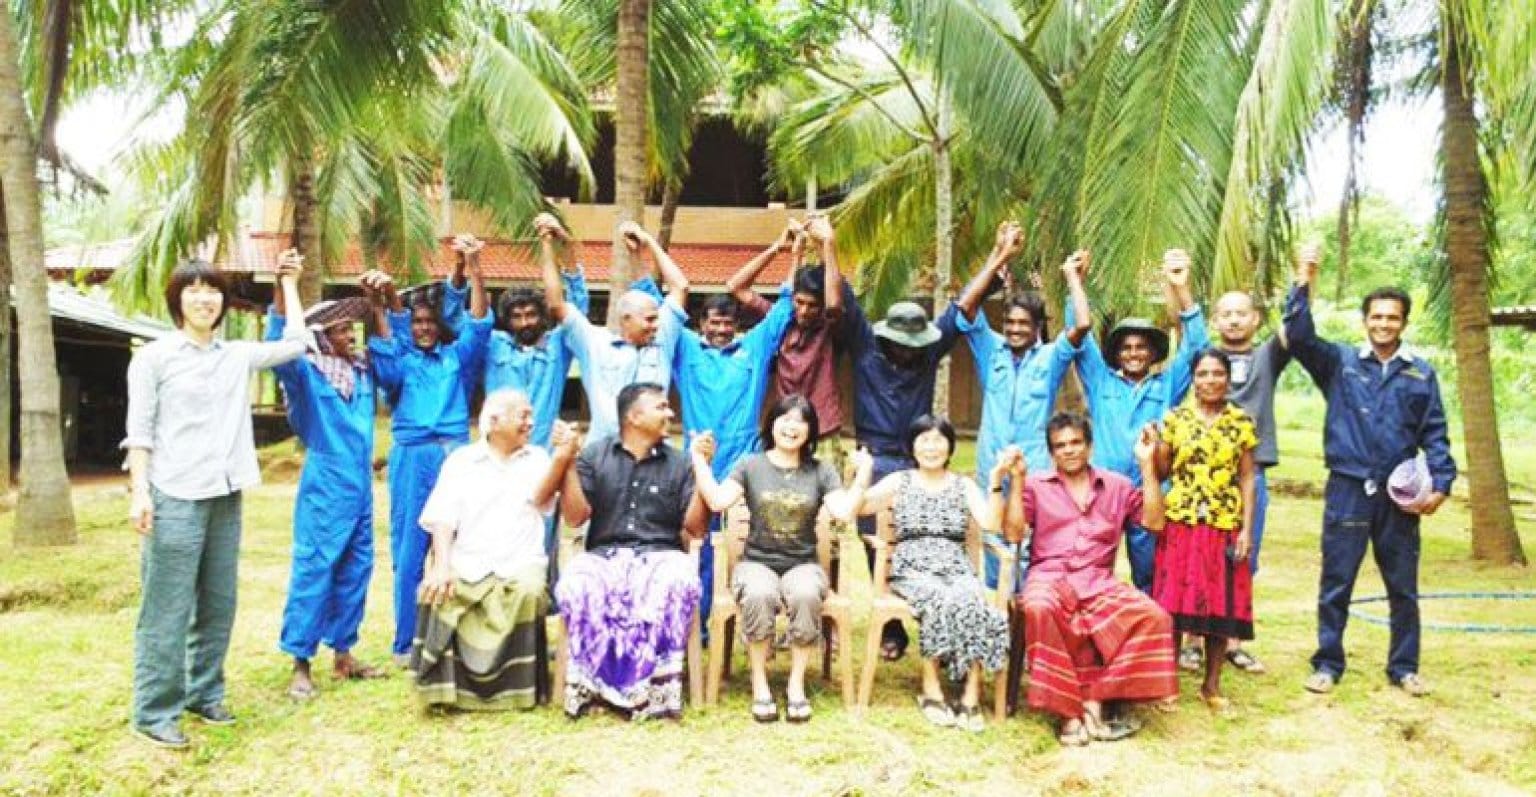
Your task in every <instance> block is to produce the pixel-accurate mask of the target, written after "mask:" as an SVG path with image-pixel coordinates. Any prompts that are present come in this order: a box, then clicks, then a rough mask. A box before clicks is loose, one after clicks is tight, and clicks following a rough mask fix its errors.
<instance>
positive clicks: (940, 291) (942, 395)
mask: <svg viewBox="0 0 1536 797" xmlns="http://www.w3.org/2000/svg"><path fill="white" fill-rule="evenodd" d="M938 95H939V96H938V106H939V108H938V133H939V135H938V140H937V141H936V142H934V147H933V168H934V180H933V183H934V198H933V217H934V231H933V232H934V236H933V276H934V281H933V317H934V318H935V319H937V318H938V317H939V316H940V315H941V314H943V312H944V310H945V308H947V307H948V306H949V293H950V291H949V287H950V286H949V283H950V279H951V277H952V276H953V273H954V266H955V264H954V259H955V239H954V235H955V170H954V167H953V166H952V165H951V164H950V156H949V143H950V142H949V137H950V127H951V126H952V125H951V119H950V115H951V113H952V111H951V109H950V104H949V100H948V98H947V97H945V95H944V92H943V90H942V89H941V90H940V91H939V92H938ZM934 380H935V381H934V385H933V411H934V412H935V413H936V414H939V415H944V416H948V415H949V355H947V354H946V355H944V358H943V359H942V360H939V370H938V373H937V374H935V375H934Z"/></svg>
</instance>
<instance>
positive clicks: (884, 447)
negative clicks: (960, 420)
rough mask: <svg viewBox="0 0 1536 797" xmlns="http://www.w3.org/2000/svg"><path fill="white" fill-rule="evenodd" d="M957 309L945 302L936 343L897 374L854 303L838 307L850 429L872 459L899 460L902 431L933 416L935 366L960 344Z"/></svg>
mask: <svg viewBox="0 0 1536 797" xmlns="http://www.w3.org/2000/svg"><path fill="white" fill-rule="evenodd" d="M959 316H960V308H959V307H958V306H957V305H955V303H953V302H951V303H950V305H949V308H948V309H946V310H945V311H944V314H943V315H941V316H939V320H938V321H936V322H934V323H935V324H937V325H938V328H939V340H938V342H937V343H934V344H933V345H932V346H929V347H927V348H925V349H923V351H922V356H921V357H920V358H919V360H918V367H916V368H912V369H907V368H900V367H897V366H896V365H894V364H893V363H891V361H890V360H887V359H885V355H884V354H882V353H881V351H880V346H879V344H878V342H877V341H876V339H875V328H874V326H873V325H871V324H870V323H869V319H868V318H867V317H865V315H864V309H863V308H861V307H859V303H858V302H857V301H852V302H846V303H845V304H844V306H843V327H842V330H841V334H842V335H843V340H844V345H846V346H847V348H848V352H849V354H850V356H851V359H852V361H853V384H854V392H853V425H854V429H855V430H857V432H858V438H859V442H860V443H862V444H864V445H866V446H869V449H870V452H871V453H874V454H885V455H892V454H897V455H901V456H905V455H906V454H907V428H908V427H909V426H911V425H912V421H914V420H916V419H917V417H918V416H919V415H922V414H924V413H928V412H932V411H933V379H934V375H935V374H936V373H937V372H938V369H939V361H940V360H942V359H944V355H946V354H948V353H949V350H950V349H951V348H953V347H954V345H955V343H956V342H957V341H959V339H960V331H959V329H958V328H957V326H956V322H955V319H956V318H958V317H959Z"/></svg>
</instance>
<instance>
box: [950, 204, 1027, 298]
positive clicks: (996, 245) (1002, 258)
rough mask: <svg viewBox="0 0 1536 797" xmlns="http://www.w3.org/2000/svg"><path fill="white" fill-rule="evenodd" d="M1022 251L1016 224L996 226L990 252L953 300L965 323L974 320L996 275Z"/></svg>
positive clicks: (1012, 222) (1019, 232)
mask: <svg viewBox="0 0 1536 797" xmlns="http://www.w3.org/2000/svg"><path fill="white" fill-rule="evenodd" d="M1023 249H1024V230H1023V229H1022V228H1020V227H1019V225H1018V222H1014V221H1005V222H1003V223H1002V224H999V225H997V239H996V240H995V241H994V242H993V244H992V251H991V252H990V253H988V254H987V260H986V262H985V263H983V264H982V265H981V268H979V269H977V270H976V276H974V277H971V281H970V282H968V283H966V286H965V290H962V291H961V292H960V298H958V299H956V300H955V304H957V305H959V306H960V312H961V313H962V314H964V315H965V320H966V321H975V320H976V311H977V310H979V309H980V308H981V303H982V302H983V301H986V298H987V294H989V293H991V292H992V284H993V282H994V281H995V280H996V279H997V275H998V273H999V272H1001V271H1002V270H1003V269H1005V268H1007V267H1008V262H1009V261H1010V260H1012V259H1013V258H1014V256H1016V255H1018V253H1019V252H1021V251H1023Z"/></svg>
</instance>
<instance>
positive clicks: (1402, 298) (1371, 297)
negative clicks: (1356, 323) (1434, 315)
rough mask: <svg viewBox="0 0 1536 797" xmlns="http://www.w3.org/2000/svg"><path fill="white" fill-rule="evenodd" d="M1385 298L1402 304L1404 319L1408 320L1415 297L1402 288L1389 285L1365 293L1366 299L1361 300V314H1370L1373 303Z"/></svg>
mask: <svg viewBox="0 0 1536 797" xmlns="http://www.w3.org/2000/svg"><path fill="white" fill-rule="evenodd" d="M1383 300H1385V301H1392V302H1397V303H1398V304H1400V305H1402V307H1403V320H1404V321H1407V320H1408V314H1409V313H1412V312H1413V297H1411V296H1409V295H1408V292H1407V291H1405V290H1403V289H1402V288H1398V287H1394V286H1390V285H1389V286H1387V287H1384V288H1377V289H1376V290H1374V291H1371V292H1370V293H1367V294H1366V295H1365V300H1364V301H1362V302H1360V315H1362V316H1367V315H1370V314H1371V303H1372V302H1377V301H1383Z"/></svg>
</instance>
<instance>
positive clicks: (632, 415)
mask: <svg viewBox="0 0 1536 797" xmlns="http://www.w3.org/2000/svg"><path fill="white" fill-rule="evenodd" d="M617 409H618V416H619V433H618V434H617V435H614V436H611V437H604V438H599V439H597V440H594V441H592V442H591V443H589V444H588V445H587V447H586V449H584V450H583V451H582V452H581V455H580V456H579V457H578V458H577V459H576V467H575V468H574V469H572V470H570V471H567V473H566V479H565V486H564V490H563V491H562V495H561V511H562V512H563V513H564V515H565V517H566V518H567V520H568V522H570V523H571V524H573V525H577V524H580V523H582V522H583V521H586V520H587V519H588V518H590V519H591V521H592V522H591V525H590V527H589V528H588V531H587V550H586V552H585V553H582V554H581V555H580V556H577V557H576V558H575V560H574V561H572V562H571V564H570V566H569V567H568V568H566V570H565V572H564V573H562V574H561V578H560V584H559V586H558V587H557V588H556V597H557V599H558V600H559V604H560V611H561V613H562V614H563V616H564V618H565V627H566V635H567V640H568V644H569V645H570V663H569V665H568V668H567V671H566V687H565V711H566V713H567V714H569V715H571V716H573V717H575V716H578V715H580V714H581V712H582V711H583V710H584V709H585V708H586V707H587V706H589V705H591V704H592V703H594V702H596V701H602V702H605V703H608V704H609V705H611V706H613V707H615V708H617V709H620V710H622V711H626V712H628V713H629V715H630V717H632V718H636V719H641V718H647V717H672V718H675V717H678V716H681V714H682V709H683V692H682V673H683V660H684V655H685V652H686V650H687V644H688V632H689V628H690V627H691V625H692V623H693V612H694V609H695V607H697V606H698V603H699V575H698V571H697V568H696V567H695V565H694V563H693V561H692V560H691V559H690V558H689V557H688V554H687V553H685V552H684V547H685V546H684V535H685V534H686V535H688V536H691V537H702V536H703V534H704V530H705V528H706V527H707V525H708V519H709V515H708V509H707V508H706V507H705V505H704V501H703V499H702V498H701V497H699V496H698V495H697V494H696V492H695V490H694V485H693V471H692V469H691V467H690V463H689V461H688V458H687V457H686V456H684V455H683V453H682V452H680V451H678V450H677V449H675V448H672V447H671V446H669V445H667V443H666V434H667V426H668V424H670V423H671V421H672V417H673V413H672V408H671V406H670V405H669V403H668V402H667V394H666V390H665V389H664V388H662V387H661V386H660V385H656V384H651V383H644V382H642V383H636V384H631V385H629V386H627V387H625V388H624V389H623V390H621V391H620V392H619V396H618V408H617Z"/></svg>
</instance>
